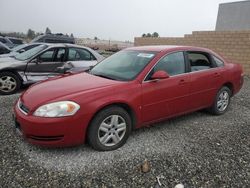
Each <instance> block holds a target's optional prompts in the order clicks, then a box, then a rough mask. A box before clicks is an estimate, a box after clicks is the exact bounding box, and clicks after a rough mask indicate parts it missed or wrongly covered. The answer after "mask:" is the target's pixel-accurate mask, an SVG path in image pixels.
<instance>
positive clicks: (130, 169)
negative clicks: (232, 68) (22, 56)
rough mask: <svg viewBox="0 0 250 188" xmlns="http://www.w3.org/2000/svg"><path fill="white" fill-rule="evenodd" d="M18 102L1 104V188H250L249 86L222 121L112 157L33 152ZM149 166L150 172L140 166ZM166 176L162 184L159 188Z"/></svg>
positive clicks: (139, 142) (140, 139)
mask: <svg viewBox="0 0 250 188" xmlns="http://www.w3.org/2000/svg"><path fill="white" fill-rule="evenodd" d="M18 96H19V95H12V96H0V168H1V170H0V187H17V188H18V187H174V186H175V185H176V184H179V183H181V184H183V185H184V186H185V187H250V137H249V134H250V79H249V78H245V83H244V86H243V89H242V90H241V92H240V93H239V94H237V95H236V96H235V97H234V98H233V99H232V102H231V107H230V109H229V111H228V112H227V113H226V114H225V115H222V116H212V115H210V114H208V113H206V112H195V113H192V114H189V115H185V116H182V117H178V118H175V119H171V120H169V121H166V122H162V123H159V124H157V125H154V126H152V127H150V128H143V129H140V130H137V131H134V132H133V133H132V135H131V136H130V138H129V140H128V142H127V143H126V144H125V145H124V146H123V147H122V148H120V149H118V150H116V151H112V152H97V151H94V150H92V149H91V148H90V147H89V146H87V145H83V146H78V147H73V148H67V149H46V148H40V147H36V146H32V145H30V144H28V143H27V142H25V141H23V139H22V138H20V137H19V136H18V135H17V134H16V133H15V130H14V128H13V126H14V125H13V121H12V116H11V111H12V106H13V103H14V101H15V100H16V99H17V98H18ZM145 159H147V160H148V161H149V164H150V171H149V172H147V173H143V172H141V170H140V165H141V164H142V163H143V161H144V160H145ZM158 176H161V179H160V183H161V184H162V185H161V186H160V185H159V184H158V183H157V178H156V177H158Z"/></svg>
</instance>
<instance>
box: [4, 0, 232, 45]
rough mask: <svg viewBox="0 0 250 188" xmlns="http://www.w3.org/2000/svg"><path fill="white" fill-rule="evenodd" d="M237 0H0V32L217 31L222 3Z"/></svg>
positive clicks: (123, 36)
mask: <svg viewBox="0 0 250 188" xmlns="http://www.w3.org/2000/svg"><path fill="white" fill-rule="evenodd" d="M232 1H234V0H231V1H230V0H0V10H1V11H0V31H2V32H9V31H15V32H27V30H28V29H29V28H31V29H33V30H35V31H37V32H45V29H46V27H49V28H50V29H51V31H52V32H53V33H67V34H71V33H73V34H74V36H75V37H83V38H87V37H88V38H94V37H95V36H96V37H98V38H100V39H107V40H121V41H125V40H129V41H133V40H134V37H138V36H141V35H142V34H143V33H153V32H158V33H159V35H160V36H163V37H179V36H183V35H184V34H189V33H191V32H192V31H203V30H214V29H215V25H216V19H217V14H218V8H219V4H220V3H226V2H232Z"/></svg>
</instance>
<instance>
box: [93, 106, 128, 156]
mask: <svg viewBox="0 0 250 188" xmlns="http://www.w3.org/2000/svg"><path fill="white" fill-rule="evenodd" d="M131 128H132V121H131V117H130V116H129V114H128V113H127V111H125V110H124V109H123V108H121V107H118V106H111V107H108V108H106V109H104V110H102V111H100V112H99V113H98V114H97V115H96V116H95V117H94V119H93V120H92V121H91V123H90V125H89V129H88V142H89V144H90V145H91V146H92V147H93V148H94V149H96V150H99V151H110V150H115V149H117V148H119V147H121V146H123V145H124V144H125V143H126V141H127V139H128V137H129V135H130V132H131Z"/></svg>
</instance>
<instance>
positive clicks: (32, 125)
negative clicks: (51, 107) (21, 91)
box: [14, 105, 88, 147]
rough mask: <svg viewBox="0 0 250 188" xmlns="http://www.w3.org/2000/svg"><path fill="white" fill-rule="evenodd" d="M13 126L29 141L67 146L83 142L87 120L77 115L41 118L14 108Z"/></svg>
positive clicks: (41, 144) (53, 145)
mask: <svg viewBox="0 0 250 188" xmlns="http://www.w3.org/2000/svg"><path fill="white" fill-rule="evenodd" d="M14 120H15V126H16V128H17V129H18V132H20V133H21V134H22V136H23V137H24V138H25V139H26V140H27V141H28V142H30V143H32V144H35V145H40V146H46V147H67V146H74V145H79V144H83V143H84V142H85V136H86V130H87V125H88V122H87V121H86V119H85V118H82V117H79V116H72V117H62V118H42V117H35V116H33V115H25V114H23V113H22V112H21V111H20V110H19V108H18V107H17V105H15V108H14Z"/></svg>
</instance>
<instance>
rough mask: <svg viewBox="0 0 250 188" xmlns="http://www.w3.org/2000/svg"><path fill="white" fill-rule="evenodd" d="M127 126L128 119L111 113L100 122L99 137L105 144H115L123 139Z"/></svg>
mask: <svg viewBox="0 0 250 188" xmlns="http://www.w3.org/2000/svg"><path fill="white" fill-rule="evenodd" d="M126 128H127V125H126V121H125V120H124V119H123V118H122V117H121V116H119V115H111V116H109V117H107V118H105V119H104V120H103V121H102V123H101V124H100V127H99V130H98V139H99V141H100V143H101V144H103V145H104V146H114V145H116V144H118V143H119V142H120V141H121V140H122V139H123V137H124V136H125V133H126Z"/></svg>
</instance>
